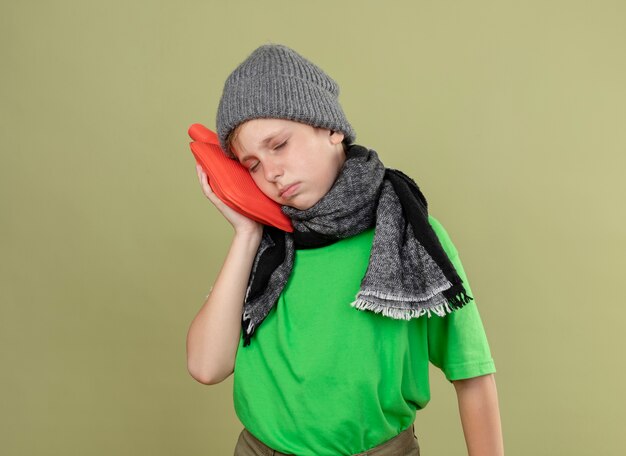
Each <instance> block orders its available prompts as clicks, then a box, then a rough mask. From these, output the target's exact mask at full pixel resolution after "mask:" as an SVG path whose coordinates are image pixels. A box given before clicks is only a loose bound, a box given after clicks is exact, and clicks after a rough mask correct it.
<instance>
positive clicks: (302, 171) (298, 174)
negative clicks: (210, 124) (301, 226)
mask: <svg viewBox="0 0 626 456" xmlns="http://www.w3.org/2000/svg"><path fill="white" fill-rule="evenodd" d="M343 138H344V134H343V133H341V132H331V131H330V130H328V129H323V128H315V127H312V126H311V125H308V124H303V123H300V122H294V121H292V120H286V119H274V118H259V119H251V120H248V121H247V122H245V123H244V124H242V125H241V127H240V130H239V134H238V136H237V139H236V140H235V142H234V144H233V147H232V149H233V153H234V154H235V156H236V157H237V159H238V160H239V162H240V163H241V164H242V165H243V166H244V167H245V168H246V169H248V172H249V173H250V175H251V176H252V179H253V180H254V182H255V183H256V185H257V187H259V189H261V191H262V192H263V193H264V194H266V195H267V196H268V197H269V198H271V199H272V200H274V201H276V202H277V203H279V204H281V205H286V206H292V207H295V208H298V209H301V210H304V209H309V208H310V207H311V206H313V205H314V204H315V203H317V202H318V201H319V200H320V199H321V198H322V197H323V196H324V195H326V193H328V191H329V190H330V188H331V187H332V186H333V184H334V183H335V180H336V178H337V175H338V174H339V171H340V170H341V167H342V166H343V163H344V161H345V158H346V155H345V152H344V150H343V145H342V144H341V141H342V140H343ZM265 140H267V142H264V141H265ZM291 184H297V186H296V187H295V188H293V189H292V190H291V191H288V192H287V193H286V194H284V195H281V194H280V191H281V190H283V189H285V188H286V187H288V186H290V185H291Z"/></svg>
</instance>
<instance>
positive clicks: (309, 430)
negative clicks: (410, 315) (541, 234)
mask: <svg viewBox="0 0 626 456" xmlns="http://www.w3.org/2000/svg"><path fill="white" fill-rule="evenodd" d="M429 222H430V224H431V226H432V227H433V229H434V231H435V233H436V234H437V236H438V238H439V240H440V242H441V244H442V246H443V247H444V250H445V252H446V253H447V255H448V257H449V258H450V260H451V261H452V263H453V264H454V266H455V268H456V270H457V272H458V273H459V276H460V277H461V278H462V279H463V281H464V285H465V287H466V288H465V289H466V290H467V292H468V293H469V295H470V296H472V297H473V298H474V300H473V301H469V302H468V303H467V304H465V306H464V307H462V308H460V309H457V310H455V311H453V312H452V313H450V314H446V315H445V316H444V317H440V316H438V315H436V314H434V313H432V312H431V317H430V318H428V317H427V315H423V316H421V317H419V318H415V319H411V320H408V321H407V320H395V319H391V318H389V317H385V316H383V315H382V314H377V313H374V312H372V311H367V310H359V309H356V308H355V307H352V306H350V303H351V302H352V301H354V299H355V296H356V294H357V292H358V291H359V287H360V284H361V279H362V278H363V276H364V275H365V271H366V270H367V266H368V262H369V256H370V252H371V247H372V241H373V238H374V227H372V228H370V229H368V230H365V231H363V232H361V233H359V234H357V235H355V236H352V237H350V238H346V239H342V240H340V241H338V242H335V243H334V244H331V245H328V246H325V247H319V248H314V249H304V250H296V251H295V258H294V265H293V270H292V273H291V275H290V277H289V279H288V281H287V283H286V285H285V288H284V290H283V292H282V293H281V295H280V297H279V299H278V302H277V303H276V305H275V306H274V307H273V308H272V309H271V311H270V313H269V314H268V315H267V317H266V319H265V320H264V321H263V323H262V324H261V325H260V326H259V327H258V329H257V331H256V333H255V335H254V337H253V340H252V341H251V344H250V345H249V346H247V347H243V337H241V338H240V342H239V348H238V350H237V356H236V360H235V369H234V383H233V385H234V386H233V398H234V406H235V412H236V413H237V416H238V417H239V419H240V420H241V422H242V423H243V425H244V426H245V427H246V428H247V429H248V430H249V431H250V432H251V433H252V434H253V435H254V436H256V437H257V438H258V439H260V440H261V441H262V442H264V443H265V444H266V445H268V446H270V447H272V448H274V449H275V450H278V451H281V452H283V453H291V454H297V455H298V456H325V455H352V454H356V453H359V452H363V451H366V450H368V449H370V448H373V447H375V446H377V445H380V444H381V443H383V442H385V441H387V440H389V439H391V438H393V437H395V436H396V435H397V434H399V433H400V432H401V431H403V430H404V429H406V428H408V427H409V426H410V425H411V424H412V423H413V422H414V420H415V412H416V410H419V409H422V408H424V407H425V406H426V404H427V403H428V402H429V400H430V386H429V380H428V374H429V372H428V363H429V361H430V362H432V363H433V364H434V365H435V366H437V367H439V368H440V369H441V370H442V371H443V372H444V374H445V376H446V378H447V379H448V380H450V381H451V380H458V379H462V378H470V377H476V376H479V375H485V374H488V373H492V372H495V371H496V369H495V364H494V361H493V359H492V357H491V352H490V349H489V345H488V342H487V337H486V334H485V331H484V328H483V325H482V321H481V319H480V315H479V313H478V308H477V306H476V297H475V296H474V295H473V293H472V291H471V289H470V287H469V283H468V281H467V277H466V275H465V272H464V270H463V266H462V264H461V261H460V259H459V256H458V253H457V250H456V248H455V246H454V244H453V243H452V241H451V239H450V237H449V236H448V233H447V232H446V230H445V229H444V228H443V226H442V225H441V224H440V223H439V222H438V221H437V220H436V219H435V218H434V217H432V216H429Z"/></svg>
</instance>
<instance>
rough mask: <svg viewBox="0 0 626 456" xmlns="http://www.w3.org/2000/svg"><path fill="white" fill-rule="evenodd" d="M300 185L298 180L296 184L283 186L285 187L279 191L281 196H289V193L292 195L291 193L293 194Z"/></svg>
mask: <svg viewBox="0 0 626 456" xmlns="http://www.w3.org/2000/svg"><path fill="white" fill-rule="evenodd" d="M298 186H299V183H298V182H296V183H295V184H290V185H288V186H287V187H285V188H283V189H282V190H281V191H280V192H279V195H280V196H281V197H286V196H289V195H291V194H292V193H293V192H294V191H295V190H297V188H298Z"/></svg>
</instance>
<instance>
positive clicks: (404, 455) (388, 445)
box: [234, 424, 420, 456]
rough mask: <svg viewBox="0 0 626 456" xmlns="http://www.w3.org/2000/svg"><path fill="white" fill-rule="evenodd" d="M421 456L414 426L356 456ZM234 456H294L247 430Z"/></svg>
mask: <svg viewBox="0 0 626 456" xmlns="http://www.w3.org/2000/svg"><path fill="white" fill-rule="evenodd" d="M366 455H367V456H420V447H419V444H418V441H417V436H416V435H415V429H414V425H413V424H412V425H411V426H409V427H408V428H407V429H405V430H404V431H402V432H401V433H400V434H398V435H397V436H395V437H394V438H392V439H389V440H387V441H386V442H383V443H381V444H380V445H378V446H376V447H374V448H371V449H369V450H367V451H365V452H364V453H358V455H355V456H366ZM234 456H294V455H288V454H286V453H281V452H280V451H277V450H274V449H272V448H270V447H268V446H267V445H265V444H264V443H263V442H261V441H260V440H259V439H257V438H256V437H255V436H253V435H252V434H251V433H250V432H249V431H248V430H247V429H246V428H243V429H242V431H241V433H240V434H239V439H238V440H237V445H236V446H235V455H234Z"/></svg>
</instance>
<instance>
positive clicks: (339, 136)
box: [329, 130, 345, 144]
mask: <svg viewBox="0 0 626 456" xmlns="http://www.w3.org/2000/svg"><path fill="white" fill-rule="evenodd" d="M329 134H330V141H331V142H332V143H333V144H339V143H340V142H341V141H343V138H344V137H345V135H344V134H343V132H341V131H333V130H330V133H329Z"/></svg>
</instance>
